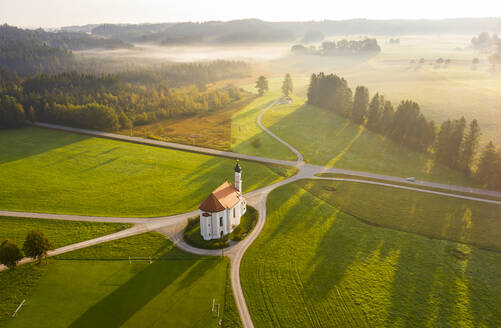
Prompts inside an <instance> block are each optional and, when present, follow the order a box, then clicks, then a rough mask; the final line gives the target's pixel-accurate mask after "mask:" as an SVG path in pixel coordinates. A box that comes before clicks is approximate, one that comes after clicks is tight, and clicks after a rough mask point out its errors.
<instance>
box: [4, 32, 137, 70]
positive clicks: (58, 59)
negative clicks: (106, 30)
mask: <svg viewBox="0 0 501 328" xmlns="http://www.w3.org/2000/svg"><path fill="white" fill-rule="evenodd" d="M130 47H132V45H130V44H127V43H125V42H123V41H121V40H118V39H112V38H103V37H99V36H95V35H88V34H86V33H82V32H66V31H62V32H46V31H44V30H42V29H38V30H25V29H20V28H17V27H14V26H9V25H1V26H0V66H4V67H8V68H9V69H10V70H12V71H14V72H16V73H17V74H18V75H20V76H28V75H33V74H36V73H42V72H46V73H58V72H63V71H67V70H71V69H76V68H77V63H76V61H75V58H74V56H73V54H72V52H71V50H86V49H93V48H101V49H118V48H130Z"/></svg>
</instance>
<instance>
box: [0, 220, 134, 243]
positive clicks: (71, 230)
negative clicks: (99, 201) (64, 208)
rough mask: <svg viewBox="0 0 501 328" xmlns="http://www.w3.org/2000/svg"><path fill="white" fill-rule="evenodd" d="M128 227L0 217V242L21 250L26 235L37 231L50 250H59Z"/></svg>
mask: <svg viewBox="0 0 501 328" xmlns="http://www.w3.org/2000/svg"><path fill="white" fill-rule="evenodd" d="M130 226H131V225H130V224H123V223H99V222H78V221H61V220H45V219H44V220H42V219H31V218H14V217H12V218H11V217H0V242H1V241H3V240H4V239H6V238H9V239H11V240H12V241H13V242H14V243H16V244H17V245H18V247H19V248H21V247H22V245H23V243H24V240H25V238H26V234H27V233H28V232H30V231H31V230H34V229H38V230H40V231H41V232H43V234H44V235H45V237H47V239H48V240H49V242H50V243H51V246H52V248H59V247H62V246H66V245H69V244H75V243H78V242H81V241H84V240H88V239H93V238H97V237H100V236H104V235H108V234H110V233H114V232H117V231H120V230H122V229H125V228H128V227H130Z"/></svg>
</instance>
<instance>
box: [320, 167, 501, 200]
mask: <svg viewBox="0 0 501 328" xmlns="http://www.w3.org/2000/svg"><path fill="white" fill-rule="evenodd" d="M316 176H318V177H327V178H343V179H355V180H366V181H374V182H382V183H389V184H392V185H397V186H405V187H411V188H419V189H423V190H431V191H438V192H445V193H451V194H454V195H461V196H468V197H475V198H481V199H488V200H496V201H501V197H497V196H489V195H481V194H476V193H471V192H463V191H456V190H450V189H447V188H436V187H428V186H424V185H420V184H416V183H414V182H410V181H406V182H395V181H391V182H390V181H388V180H383V179H377V178H369V177H363V178H361V177H360V176H358V175H350V174H340V173H318V174H316Z"/></svg>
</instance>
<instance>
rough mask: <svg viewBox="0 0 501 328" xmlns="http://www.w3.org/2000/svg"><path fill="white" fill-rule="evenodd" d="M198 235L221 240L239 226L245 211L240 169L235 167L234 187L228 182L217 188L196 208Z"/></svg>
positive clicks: (238, 166) (245, 205) (207, 238)
mask: <svg viewBox="0 0 501 328" xmlns="http://www.w3.org/2000/svg"><path fill="white" fill-rule="evenodd" d="M198 208H199V210H200V233H201V234H202V237H203V238H204V239H205V240H209V239H218V238H221V237H223V236H225V235H227V234H229V233H230V232H232V231H233V229H235V227H236V226H238V225H239V224H240V218H241V217H242V215H244V214H245V211H246V210H247V204H246V201H245V198H244V197H243V196H242V168H241V167H240V164H239V163H238V161H237V165H236V166H235V186H232V184H231V183H230V182H228V181H226V182H225V183H223V184H222V185H220V186H219V187H217V188H216V189H215V190H214V191H213V192H212V193H211V194H210V195H209V197H207V198H206V199H205V200H204V201H203V202H202V203H201V204H200V206H199V207H198Z"/></svg>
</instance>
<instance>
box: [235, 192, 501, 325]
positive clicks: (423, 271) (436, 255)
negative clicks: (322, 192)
mask: <svg viewBox="0 0 501 328" xmlns="http://www.w3.org/2000/svg"><path fill="white" fill-rule="evenodd" d="M372 196H373V197H374V198H376V197H375V195H372ZM267 206H268V217H267V222H266V225H265V227H264V230H263V232H262V233H261V235H260V236H259V237H258V239H257V240H256V242H255V243H254V244H253V245H252V246H251V247H250V248H249V250H248V251H247V253H246V254H245V256H244V258H243V261H242V267H241V281H242V287H243V290H244V293H245V296H246V301H247V304H248V306H249V310H250V313H251V315H252V319H253V322H254V324H255V326H256V327H278V326H288V327H326V326H329V327H333V326H334V327H381V326H392V327H445V326H447V327H450V326H452V327H477V326H478V327H498V326H499V325H501V319H500V318H501V312H500V311H501V310H500V309H501V299H500V298H499V294H500V293H501V276H500V275H499V272H500V270H501V254H499V253H494V252H488V251H482V250H479V249H478V248H475V247H473V246H467V245H464V244H460V243H455V242H450V241H444V240H436V239H430V238H427V237H423V236H419V235H416V234H412V233H406V232H400V231H395V230H391V229H387V228H381V227H375V226H372V225H368V224H365V223H363V222H361V221H359V220H357V219H356V218H354V217H353V216H351V215H349V214H346V213H344V212H341V211H339V210H337V209H336V208H335V207H333V206H332V205H330V204H328V203H327V202H325V201H323V200H320V199H319V198H317V197H315V196H314V195H313V194H311V193H309V192H307V191H306V190H304V189H303V188H301V186H300V185H298V184H289V185H286V186H284V187H281V188H280V189H277V190H275V191H273V192H272V193H271V194H270V196H269V198H268V205H267Z"/></svg>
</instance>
